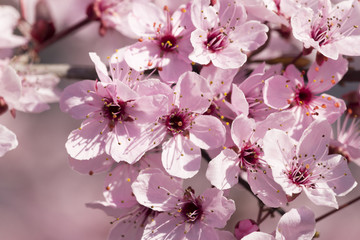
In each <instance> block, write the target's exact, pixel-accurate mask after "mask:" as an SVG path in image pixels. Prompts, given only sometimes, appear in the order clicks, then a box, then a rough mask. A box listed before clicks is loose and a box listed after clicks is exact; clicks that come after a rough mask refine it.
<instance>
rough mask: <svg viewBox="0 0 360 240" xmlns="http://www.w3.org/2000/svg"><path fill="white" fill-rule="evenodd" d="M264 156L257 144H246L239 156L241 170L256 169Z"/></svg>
mask: <svg viewBox="0 0 360 240" xmlns="http://www.w3.org/2000/svg"><path fill="white" fill-rule="evenodd" d="M262 155H263V151H262V149H261V148H260V147H259V146H257V145H255V144H246V145H245V146H243V147H242V149H241V151H240V155H239V159H240V163H239V164H240V168H246V169H247V168H248V167H249V166H251V167H255V166H256V165H257V164H259V161H260V157H261V156H262Z"/></svg>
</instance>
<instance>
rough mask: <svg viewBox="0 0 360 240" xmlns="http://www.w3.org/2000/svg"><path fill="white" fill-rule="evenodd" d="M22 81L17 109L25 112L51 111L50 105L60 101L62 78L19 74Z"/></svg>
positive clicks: (51, 75) (49, 75)
mask: <svg viewBox="0 0 360 240" xmlns="http://www.w3.org/2000/svg"><path fill="white" fill-rule="evenodd" d="M18 75H19V77H20V79H21V86H22V90H21V97H20V98H19V99H18V102H17V104H16V105H15V107H14V108H15V109H16V110H19V111H23V112H33V113H38V112H43V111H45V110H48V109H50V106H49V103H54V102H58V101H59V96H60V89H59V88H57V85H58V83H59V82H60V78H58V77H57V76H55V75H54V74H36V73H32V72H29V73H22V72H19V73H18Z"/></svg>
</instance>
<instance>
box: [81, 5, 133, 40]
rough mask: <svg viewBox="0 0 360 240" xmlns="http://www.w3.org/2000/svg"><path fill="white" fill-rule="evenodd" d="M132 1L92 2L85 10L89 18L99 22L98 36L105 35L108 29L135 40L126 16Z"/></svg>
mask: <svg viewBox="0 0 360 240" xmlns="http://www.w3.org/2000/svg"><path fill="white" fill-rule="evenodd" d="M133 2H134V1H133V0H120V1H119V0H94V2H93V3H92V4H90V5H89V7H88V9H87V14H88V16H89V17H90V18H93V19H96V20H99V21H100V30H99V33H100V35H105V33H106V31H107V29H108V28H112V29H115V30H117V31H119V32H120V33H122V34H123V35H124V36H127V37H132V38H136V35H135V34H134V33H133V31H132V30H131V29H130V28H129V22H128V14H129V13H130V12H131V9H132V4H133Z"/></svg>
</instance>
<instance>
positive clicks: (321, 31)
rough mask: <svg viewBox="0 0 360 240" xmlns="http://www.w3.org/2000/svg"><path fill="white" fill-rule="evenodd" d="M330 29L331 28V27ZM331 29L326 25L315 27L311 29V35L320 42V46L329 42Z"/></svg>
mask: <svg viewBox="0 0 360 240" xmlns="http://www.w3.org/2000/svg"><path fill="white" fill-rule="evenodd" d="M329 30H330V29H329ZM328 34H329V31H328V28H327V27H326V26H322V27H317V28H316V27H313V28H312V30H311V37H312V38H313V39H314V40H315V41H317V42H318V43H319V45H320V46H322V45H325V44H326V43H328V42H329V35H328Z"/></svg>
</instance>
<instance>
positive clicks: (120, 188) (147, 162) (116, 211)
mask: <svg viewBox="0 0 360 240" xmlns="http://www.w3.org/2000/svg"><path fill="white" fill-rule="evenodd" d="M107 161H108V160H107ZM81 162H88V161H81ZM112 162H113V161H112ZM149 167H160V168H161V161H160V155H159V154H158V153H155V154H149V155H146V156H144V157H143V158H142V159H141V161H139V162H136V163H135V164H132V165H130V164H128V163H125V162H121V163H118V164H117V165H116V167H114V168H113V169H112V170H111V171H109V173H108V174H107V176H106V178H105V187H104V197H105V201H100V202H95V203H88V204H87V206H88V207H91V208H96V209H101V210H103V211H104V212H105V213H106V214H107V215H109V216H112V217H114V218H115V220H114V221H113V222H111V224H114V225H115V226H114V227H113V228H112V229H111V231H110V234H109V237H108V239H109V240H115V239H119V238H121V239H127V240H132V239H141V236H142V234H143V231H144V228H145V226H146V224H147V223H149V222H150V221H151V220H152V219H153V218H154V217H155V216H156V215H157V214H158V212H156V211H153V210H152V209H151V208H148V207H145V206H142V205H140V204H139V203H138V202H137V200H136V198H135V196H134V194H133V190H132V188H131V185H132V183H133V182H134V181H135V180H136V178H137V177H138V175H139V172H140V171H141V170H142V169H146V168H149Z"/></svg>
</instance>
